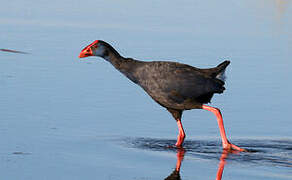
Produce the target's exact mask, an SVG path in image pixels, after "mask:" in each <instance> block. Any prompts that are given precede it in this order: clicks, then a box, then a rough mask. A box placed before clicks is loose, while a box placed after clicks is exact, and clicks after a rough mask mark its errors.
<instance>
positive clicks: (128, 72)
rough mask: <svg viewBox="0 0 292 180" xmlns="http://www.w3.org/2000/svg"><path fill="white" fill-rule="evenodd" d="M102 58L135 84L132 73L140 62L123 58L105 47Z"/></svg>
mask: <svg viewBox="0 0 292 180" xmlns="http://www.w3.org/2000/svg"><path fill="white" fill-rule="evenodd" d="M103 58H104V59H105V60H106V61H108V62H110V63H111V64H112V65H113V66H114V67H115V68H116V69H117V70H118V71H120V72H121V73H123V74H124V75H125V76H126V77H128V78H129V79H130V80H132V81H133V82H135V83H136V82H137V80H136V77H135V75H134V72H135V69H136V67H138V66H139V64H141V62H142V61H137V60H134V59H131V58H124V57H123V56H121V55H120V54H119V53H118V52H117V51H116V50H115V49H114V48H113V47H111V46H109V47H107V49H106V53H105V54H104V56H103Z"/></svg>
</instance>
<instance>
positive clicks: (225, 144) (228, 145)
mask: <svg viewBox="0 0 292 180" xmlns="http://www.w3.org/2000/svg"><path fill="white" fill-rule="evenodd" d="M202 108H203V109H205V110H207V111H211V112H213V113H214V114H215V116H216V117H217V122H218V125H219V130H220V135H221V139H222V146H223V149H226V150H232V149H234V150H238V151H246V150H245V149H242V148H240V147H238V146H235V145H234V144H231V143H230V142H229V141H228V140H227V137H226V133H225V129H224V124H223V119H222V115H221V112H220V110H219V109H218V108H214V107H211V106H206V105H203V106H202Z"/></svg>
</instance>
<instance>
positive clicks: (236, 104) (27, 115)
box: [0, 0, 292, 180]
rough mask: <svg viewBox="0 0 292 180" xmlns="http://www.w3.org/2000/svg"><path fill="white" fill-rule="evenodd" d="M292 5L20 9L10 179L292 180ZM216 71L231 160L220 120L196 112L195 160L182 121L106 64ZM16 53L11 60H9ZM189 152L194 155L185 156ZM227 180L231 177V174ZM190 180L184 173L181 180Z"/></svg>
mask: <svg viewBox="0 0 292 180" xmlns="http://www.w3.org/2000/svg"><path fill="white" fill-rule="evenodd" d="M291 19H292V2H291V1H288V0H271V1H264V0H256V1H249V0H248V1H234V2H230V1H220V2H201V1H192V2H190V1H181V2H180V3H175V2H169V1H159V2H156V1H147V2H136V1H123V2H116V1H92V0H87V1H82V2H72V1H62V2H60V1H42V2H40V1H29V2H27V1H19V0H15V1H14V0H13V1H9V2H5V6H0V42H1V43H0V69H1V70H0V92H1V93H0V115H1V116H0V137H1V139H0V173H1V177H3V178H5V179H93V178H95V179H101V180H103V179H104V180H119V179H121V180H122V179H132V180H148V179H165V178H167V177H168V176H170V175H171V174H172V173H173V172H174V170H175V168H176V166H177V162H178V160H179V159H180V158H183V160H182V161H181V168H180V172H179V175H180V178H181V179H216V178H217V179H218V178H219V177H218V172H221V171H222V170H223V171H222V172H223V175H222V179H224V180H227V179H249V180H250V179H265V180H266V179H268V180H269V179H273V180H274V179H292V169H291V166H292V165H291V164H292V154H291V153H292V138H291V137H292V131H291V129H292V124H291V115H290V107H291V105H292V103H291V100H292V99H291V93H290V92H292V84H291V83H290V82H291V78H290V77H291V68H290V67H291V65H292V61H291V56H292V50H291V49H292V31H291V29H292V21H291ZM95 39H103V40H106V41H108V42H109V43H111V44H112V45H113V46H114V47H116V48H117V50H118V51H119V52H120V53H121V54H122V55H124V56H129V57H133V58H137V59H141V60H172V61H179V62H182V63H187V64H190V65H193V66H197V67H212V66H215V65H217V64H219V63H220V62H222V61H223V60H224V59H229V60H231V64H230V66H229V67H228V69H227V72H226V74H227V82H226V89H227V90H226V91H225V92H224V94H222V95H215V96H214V98H213V100H212V104H211V105H212V106H216V107H219V108H220V109H221V111H222V113H223V118H224V122H225V128H226V131H227V135H228V137H229V139H230V141H231V142H233V143H234V144H236V145H239V146H242V147H243V148H247V149H249V150H250V152H247V153H235V152H233V153H227V154H226V153H224V152H223V154H222V149H221V144H220V143H221V142H220V137H219V132H218V127H217V122H216V119H215V116H214V115H213V114H212V113H210V112H206V111H203V110H192V111H186V112H184V115H183V124H184V127H185V130H186V134H187V139H186V142H185V146H184V150H183V151H181V150H177V149H175V148H171V146H172V145H173V144H174V143H175V140H176V135H177V127H176V123H175V121H174V120H173V119H172V117H171V115H170V114H169V113H168V112H167V111H166V110H165V109H163V108H162V107H160V106H159V105H157V104H156V103H155V102H153V100H151V99H150V98H149V97H148V95H146V94H145V93H144V92H143V90H142V89H141V88H139V87H137V86H136V85H134V84H133V83H131V82H130V81H129V80H127V79H126V78H125V77H123V76H122V75H121V74H120V73H119V72H117V71H116V70H115V69H114V68H113V67H111V65H110V64H109V63H107V62H105V61H103V60H102V59H100V58H87V59H82V60H80V59H78V58H77V56H78V54H79V52H80V50H81V49H82V48H83V47H85V46H86V45H88V44H89V43H91V42H92V41H93V40H95ZM7 50H8V51H7ZM182 152H184V153H182ZM219 174H220V173H219ZM173 177H176V178H178V173H174V175H173V176H172V177H171V178H173Z"/></svg>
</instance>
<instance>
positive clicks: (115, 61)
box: [102, 46, 124, 69]
mask: <svg viewBox="0 0 292 180" xmlns="http://www.w3.org/2000/svg"><path fill="white" fill-rule="evenodd" d="M102 58H104V59H105V60H106V61H108V62H110V63H111V64H112V65H113V66H114V67H115V68H116V69H119V68H120V65H121V64H122V62H123V59H124V58H123V57H122V56H121V55H120V54H119V53H118V52H117V51H116V50H115V49H114V48H113V47H111V46H110V47H106V50H105V54H104V55H103V56H102Z"/></svg>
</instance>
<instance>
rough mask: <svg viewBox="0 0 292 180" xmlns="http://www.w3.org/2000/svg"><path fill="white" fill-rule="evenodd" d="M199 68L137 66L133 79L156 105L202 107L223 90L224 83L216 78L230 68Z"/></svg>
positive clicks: (160, 64)
mask: <svg viewBox="0 0 292 180" xmlns="http://www.w3.org/2000/svg"><path fill="white" fill-rule="evenodd" d="M228 64H229V62H228V61H225V62H223V63H221V64H220V65H218V66H217V67H215V68H210V69H199V68H195V67H192V66H189V65H186V64H181V63H176V62H166V61H152V62H141V61H140V63H138V64H137V63H136V67H135V68H134V70H133V72H131V76H132V77H134V79H135V83H137V84H138V85H140V86H141V87H142V88H143V89H144V90H145V91H146V92H147V93H148V94H149V95H150V96H151V97H152V98H153V99H154V100H155V101H156V102H158V103H159V104H161V105H162V106H164V107H167V108H172V109H181V110H184V109H194V108H200V106H201V105H202V104H203V103H208V102H210V100H211V98H212V96H213V94H214V93H222V92H223V91H224V89H225V88H224V81H222V80H220V79H218V78H216V77H217V76H218V74H220V73H222V72H223V71H224V70H225V68H226V67H227V65H228Z"/></svg>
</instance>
